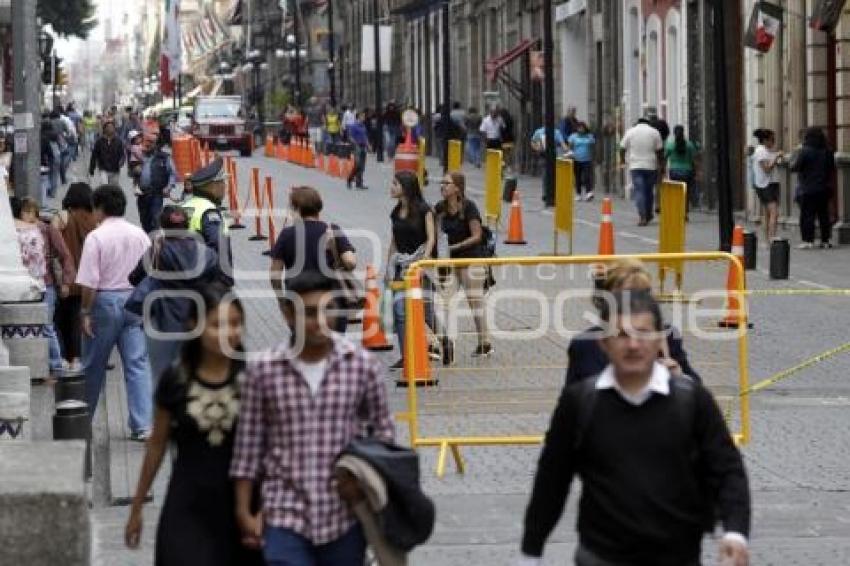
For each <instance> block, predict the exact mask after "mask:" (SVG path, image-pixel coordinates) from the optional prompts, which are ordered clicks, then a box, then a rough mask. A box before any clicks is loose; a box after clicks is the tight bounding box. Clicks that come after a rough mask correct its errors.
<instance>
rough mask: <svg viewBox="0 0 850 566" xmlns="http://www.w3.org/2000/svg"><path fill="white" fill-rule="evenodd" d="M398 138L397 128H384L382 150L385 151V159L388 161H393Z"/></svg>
mask: <svg viewBox="0 0 850 566" xmlns="http://www.w3.org/2000/svg"><path fill="white" fill-rule="evenodd" d="M398 136H399V131H398V128H395V127H392V128H390V127H385V128H384V149H386V150H387V157H389V158H390V159H395V150H396V147H397V146H398Z"/></svg>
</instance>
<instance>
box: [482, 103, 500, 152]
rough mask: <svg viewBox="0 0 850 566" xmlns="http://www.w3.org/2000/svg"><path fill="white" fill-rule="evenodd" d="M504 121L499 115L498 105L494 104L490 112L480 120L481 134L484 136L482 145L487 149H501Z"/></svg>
mask: <svg viewBox="0 0 850 566" xmlns="http://www.w3.org/2000/svg"><path fill="white" fill-rule="evenodd" d="M504 129H505V122H504V120H502V117H501V116H500V115H499V107H498V106H494V107H493V108H491V109H490V113H489V114H488V115H487V116H486V117H485V118H484V120H482V121H481V128H480V131H481V134H482V135H483V136H484V147H486V148H487V149H502V132H503V130H504Z"/></svg>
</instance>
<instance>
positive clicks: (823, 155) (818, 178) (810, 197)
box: [791, 128, 835, 250]
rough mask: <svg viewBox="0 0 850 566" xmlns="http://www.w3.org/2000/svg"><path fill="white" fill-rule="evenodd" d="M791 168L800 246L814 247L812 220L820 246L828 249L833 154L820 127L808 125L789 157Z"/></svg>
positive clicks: (830, 230)
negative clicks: (801, 139) (794, 151)
mask: <svg viewBox="0 0 850 566" xmlns="http://www.w3.org/2000/svg"><path fill="white" fill-rule="evenodd" d="M791 171H794V172H795V173H797V194H796V201H797V204H799V205H800V235H801V236H802V238H803V242H802V243H801V244H800V245H799V246H798V247H799V248H800V249H804V250H805V249H812V248H813V247H814V246H815V219H817V222H818V225H819V226H820V247H821V248H824V249H826V248H831V247H832V243H831V242H830V239H831V237H832V220H831V218H830V217H829V197H830V192H831V191H830V189H831V186H830V185H831V184H832V178H833V174H834V173H835V157H834V156H833V154H832V150H831V149H830V148H829V145H828V144H827V141H826V135H825V134H824V133H823V130H821V129H820V128H809V129H807V130H806V133H805V134H804V135H803V146H802V147H801V148H800V150H799V151H798V152H797V154H796V155H795V157H794V158H793V159H792V163H791Z"/></svg>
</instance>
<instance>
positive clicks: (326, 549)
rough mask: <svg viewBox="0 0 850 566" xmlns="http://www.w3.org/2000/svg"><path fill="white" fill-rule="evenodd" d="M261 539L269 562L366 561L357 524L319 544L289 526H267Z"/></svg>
mask: <svg viewBox="0 0 850 566" xmlns="http://www.w3.org/2000/svg"><path fill="white" fill-rule="evenodd" d="M263 542H264V543H265V544H264V546H263V557H264V558H265V559H266V564H267V565H268V566H363V563H364V562H365V561H366V539H365V537H364V536H363V530H362V529H361V528H360V525H355V526H354V527H352V528H351V530H349V531H348V532H347V533H345V534H344V535H342V536H341V537H339V538H338V539H336V540H334V541H331V542H329V543H326V544H318V545H316V544H313V543H312V542H311V541H309V540H307V539H306V538H304V537H302V536H301V535H299V534H298V533H296V532H294V531H292V530H290V529H284V528H281V527H266V530H265V532H264V533H263Z"/></svg>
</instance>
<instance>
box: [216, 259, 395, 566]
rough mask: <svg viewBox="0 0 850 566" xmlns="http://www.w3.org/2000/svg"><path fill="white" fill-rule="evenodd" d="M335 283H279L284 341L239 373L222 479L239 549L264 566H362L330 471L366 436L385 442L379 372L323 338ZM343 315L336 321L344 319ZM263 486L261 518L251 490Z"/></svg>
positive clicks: (307, 274)
mask: <svg viewBox="0 0 850 566" xmlns="http://www.w3.org/2000/svg"><path fill="white" fill-rule="evenodd" d="M337 288H338V282H337V281H336V280H335V279H332V278H329V277H327V276H326V275H323V274H321V273H319V272H316V271H304V272H302V273H299V274H298V275H296V276H294V277H292V278H287V281H286V283H285V289H286V296H285V297H284V298H283V299H281V310H282V311H283V315H284V317H285V319H286V321H287V323H288V325H289V328H290V329H292V336H291V339H290V340H289V341H288V342H287V343H283V344H280V345H278V346H277V347H275V348H272V349H271V350H268V351H266V352H264V353H263V354H261V355H260V356H259V357H258V358H257V359H256V360H254V361H252V362H250V363H249V364H248V367H247V371H246V374H247V378H246V380H245V382H244V384H243V386H242V391H241V404H242V405H241V408H240V412H239V425H238V428H237V432H236V444H235V447H234V453H233V461H232V464H231V469H230V473H231V476H232V477H233V478H235V481H236V514H237V519H238V522H239V526H240V529H241V531H242V537H243V542H244V543H245V544H247V545H249V546H260V545H262V547H263V553H264V555H265V559H266V563H267V564H269V565H270V566H316V565H325V564H328V565H330V564H333V565H334V566H348V565H350V566H362V565H363V562H364V559H365V549H366V542H365V539H364V536H363V533H362V531H361V529H360V526H359V525H358V524H357V522H356V520H355V518H354V515H353V514H352V513H351V511H350V510H349V508H348V507H347V506H346V504H345V503H344V502H343V500H342V499H341V498H340V496H339V494H338V492H337V486H336V481H335V479H334V473H333V464H334V461H335V460H336V457H337V456H338V455H339V453H340V452H341V451H342V450H343V449H344V448H345V447H346V446H347V445H348V444H349V443H350V442H351V441H352V440H353V439H354V438H356V437H358V436H365V435H366V434H367V430H368V431H370V432H371V434H373V435H374V436H377V437H380V438H383V439H385V440H392V439H393V425H392V421H391V420H390V413H389V408H388V406H387V400H386V391H385V389H384V376H383V371H382V366H381V364H380V363H379V362H378V361H377V360H376V359H375V358H373V357H372V356H371V354H369V353H368V352H366V351H365V350H363V349H362V348H360V347H359V346H357V345H355V344H354V343H352V342H351V341H349V340H348V339H346V338H345V337H343V336H341V335H338V334H335V333H333V332H332V331H330V330H329V328H330V327H332V324H331V321H328V320H327V318H329V316H330V313H331V312H332V309H333V307H332V305H333V301H332V299H333V297H334V291H336V290H337ZM343 316H344V314H343ZM257 480H261V481H262V512H261V513H260V514H257V515H254V514H252V513H251V509H250V505H251V491H252V489H251V488H252V485H253V483H254V482H255V481H257Z"/></svg>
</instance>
